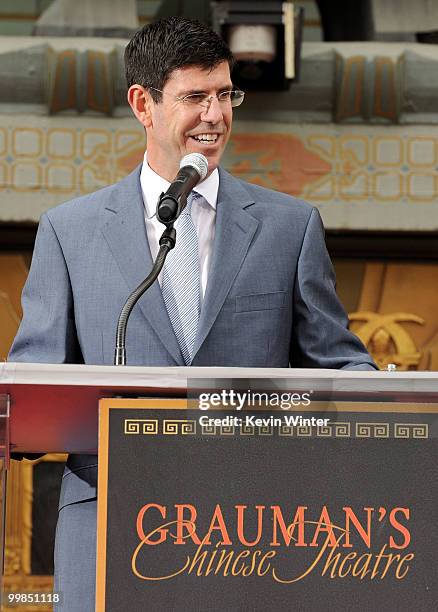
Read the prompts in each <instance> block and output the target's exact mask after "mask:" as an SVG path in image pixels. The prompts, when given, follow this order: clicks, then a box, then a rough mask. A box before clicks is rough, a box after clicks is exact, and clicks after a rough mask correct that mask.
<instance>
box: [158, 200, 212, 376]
mask: <svg viewBox="0 0 438 612" xmlns="http://www.w3.org/2000/svg"><path fill="white" fill-rule="evenodd" d="M199 198H202V196H201V195H200V194H199V193H196V192H194V191H192V193H191V194H190V195H189V197H188V198H187V206H186V207H185V209H184V210H183V212H182V213H181V215H180V216H179V217H178V219H177V220H176V221H175V229H176V245H175V248H174V249H172V251H170V253H169V254H168V256H167V258H166V263H165V265H164V268H163V277H162V281H161V291H162V293H163V298H164V303H165V304H166V308H167V312H168V314H169V318H170V321H171V323H172V327H173V329H174V331H175V335H176V337H177V339H178V342H179V345H180V347H181V352H182V354H183V357H184V361H185V363H186V364H187V365H189V364H190V363H191V361H192V358H193V348H194V344H195V338H196V332H197V330H198V321H199V314H200V311H201V285H200V267H199V251H198V235H197V233H196V227H195V224H194V223H193V219H192V216H191V213H192V205H193V202H195V201H196V200H197V199H199Z"/></svg>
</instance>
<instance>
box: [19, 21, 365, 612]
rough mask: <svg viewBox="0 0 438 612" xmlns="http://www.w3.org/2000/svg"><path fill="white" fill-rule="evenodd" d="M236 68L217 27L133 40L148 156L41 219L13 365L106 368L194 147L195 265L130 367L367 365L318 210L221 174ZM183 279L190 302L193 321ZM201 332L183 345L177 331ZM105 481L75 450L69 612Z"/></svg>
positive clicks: (154, 292)
mask: <svg viewBox="0 0 438 612" xmlns="http://www.w3.org/2000/svg"><path fill="white" fill-rule="evenodd" d="M232 61H233V60H232V55H231V53H230V51H229V49H228V47H227V46H226V44H225V43H224V41H223V40H222V39H221V38H220V37H219V36H217V35H216V34H215V33H213V32H212V31H211V30H210V29H209V28H208V27H207V26H205V25H203V24H200V23H196V22H192V21H187V20H184V19H181V18H169V19H166V20H162V21H159V22H156V23H154V24H152V25H150V26H146V27H145V28H143V29H142V30H140V31H139V32H138V33H137V34H136V35H135V36H134V38H133V39H132V40H131V42H130V43H129V45H128V47H127V49H126V53H125V63H126V75H127V81H128V87H129V91H128V101H129V104H130V105H131V108H132V110H133V112H134V114H135V116H136V118H137V119H138V120H139V121H140V123H141V124H142V125H143V126H144V128H145V131H146V134H147V156H145V161H144V162H143V164H142V166H141V167H139V168H137V169H136V170H135V171H134V172H133V173H132V174H130V175H129V176H128V177H126V178H125V179H123V180H122V181H120V182H119V183H117V184H116V185H112V186H109V187H106V188H104V189H102V190H100V191H98V192H96V193H92V194H90V195H87V196H84V197H82V198H78V199H76V200H73V201H71V202H68V203H66V204H63V205H61V206H59V207H57V208H55V209H53V210H51V211H49V212H47V213H46V214H44V215H43V216H42V218H41V222H40V226H39V230H38V235H37V240H36V244H35V251H34V257H33V261H32V266H31V270H30V273H29V278H28V280H27V283H26V286H25V289H24V292H23V312H24V316H23V321H22V324H21V326H20V329H19V332H18V335H17V337H16V339H15V342H14V345H13V347H12V350H11V353H10V359H11V360H12V361H32V362H52V363H53V362H54V363H88V364H111V363H112V360H113V353H114V334H115V329H116V323H117V318H118V314H119V312H120V309H121V307H122V305H123V303H124V302H125V300H126V297H127V296H128V295H129V293H130V292H131V291H132V290H133V289H134V288H135V287H136V286H137V285H138V284H139V283H140V282H141V281H142V280H143V279H144V277H145V276H146V275H147V274H148V272H149V271H150V269H151V267H152V259H153V257H154V256H155V254H156V253H157V250H158V238H159V236H160V234H161V232H162V230H163V229H164V227H163V226H161V225H160V224H159V223H158V221H157V219H156V217H155V206H156V202H157V198H158V196H159V194H160V193H161V192H162V191H165V190H166V189H167V187H168V185H169V182H170V181H172V180H173V179H174V177H175V176H176V174H177V171H178V167H179V162H180V160H181V158H182V157H183V156H184V155H186V154H187V153H192V152H199V153H202V154H203V155H205V156H206V157H207V159H208V163H209V166H208V171H209V174H208V176H207V178H206V179H205V180H204V181H203V182H201V183H200V184H199V185H198V186H197V187H196V189H195V191H196V192H197V194H198V195H197V196H196V197H194V198H193V202H192V203H191V205H190V206H191V208H190V211H191V213H190V215H188V216H186V221H185V223H186V224H188V225H186V227H188V226H190V228H189V229H188V230H187V231H188V233H187V236H188V238H187V240H192V244H193V237H194V238H195V240H196V241H197V244H196V248H194V249H192V252H191V255H193V252H195V253H196V258H195V268H196V273H194V272H193V269H195V268H193V266H192V264H186V265H185V266H182V265H180V266H179V268H183V269H182V270H181V272H182V274H179V271H178V265H177V266H176V268H175V266H174V267H173V268H172V267H171V266H170V267H169V269H168V271H167V276H166V273H165V272H164V273H163V276H162V277H160V278H159V280H158V282H156V283H155V284H154V285H153V286H152V288H151V289H150V291H148V292H147V293H146V294H145V295H144V297H143V298H141V300H140V302H139V304H138V305H137V306H136V308H135V309H134V311H133V313H132V317H131V319H130V323H129V326H128V333H127V347H128V365H142V366H184V365H193V366H248V367H288V366H292V367H294V366H295V367H297V366H298V367H312V368H345V369H365V370H367V369H369V370H372V369H374V367H375V366H374V364H373V362H372V359H371V358H370V356H369V355H368V353H367V352H366V350H365V348H364V347H363V345H362V344H361V343H360V341H359V340H358V339H357V338H356V337H355V336H354V335H353V334H351V333H350V332H349V331H348V329H347V318H346V315H345V312H344V310H343V308H342V306H341V304H340V303H339V300H338V298H337V296H336V293H335V285H334V276H333V271H332V267H331V263H330V260H329V257H328V254H327V251H326V248H325V244H324V236H323V228H322V223H321V220H320V217H319V214H318V212H317V211H316V209H314V208H313V207H312V206H310V205H309V204H307V203H305V202H302V201H299V200H296V199H294V198H292V197H290V196H286V195H283V194H281V193H276V192H273V191H269V190H267V189H263V188H262V187H258V186H255V185H250V184H247V183H244V182H242V181H240V180H237V179H235V178H233V177H232V176H230V175H229V174H228V173H227V172H225V171H224V170H222V169H221V168H219V162H220V158H221V155H222V152H223V150H224V147H225V145H226V143H227V141H228V138H229V136H230V130H231V123H232V109H233V106H237V105H238V104H239V103H240V102H241V100H242V98H243V96H242V92H239V91H236V90H235V88H234V87H233V84H232V81H231V78H230V67H231V66H232ZM178 221H179V220H178ZM177 223H178V222H177ZM176 227H177V229H178V225H177V226H176ZM194 229H196V231H195V232H194V231H193V230H194ZM189 230H190V231H189ZM184 231H185V230H183V228H182V227H181V232H180V242H182V244H183V247H184V244H186V245H187V244H189V243H188V242H184V240H185V239H183V238H182V236H183V232H184ZM190 232H191V237H190V236H189V234H190ZM184 235H185V234H184ZM183 247H181V246H180V247H179V251H178V242H177V247H176V248H175V251H172V252H171V253H170V255H169V257H170V256H171V255H172V254H173V256H174V257H176V258H177V259H176V262H177V263H178V261H182V260H183V259H182V258H184V257H185V255H186V254H185V253H184V252H183V250H181V249H182V248H183ZM189 266H190V270H189ZM192 268H193V269H192ZM170 270H173V271H172V272H171V273H170ZM181 285H182V286H183V287H184V289H185V293H186V294H188V293H192V294H193V295H194V297H195V304H196V306H195V307H190V308H189V309H186V310H188V314H189V315H193V316H190V319H189V320H187V321H185V317H186V315H187V312H185V313H184V312H183V311H184V305H182V306H181V304H180V302H179V300H180V299H181V298H180V296H179V293H180V286H181ZM189 285H190V286H191V288H190V289H189ZM192 286H193V287H195V291H194V292H193V287H192ZM196 287H197V289H196ZM196 291H197V293H196ZM169 296H170V297H169ZM185 297H187V296H185ZM188 299H189V298H188V297H187V300H188ZM190 299H192V298H190ZM175 313H177V317H176V319H175ZM178 317H179V318H178ZM193 325H195V332H196V333H195V334H194V335H192V338H191V340H190V334H189V333H186V330H184V329H182V328H184V327H187V326H188V327H190V328H191V329H193ZM96 482H97V458H96V457H94V456H70V457H69V460H68V462H67V467H66V470H65V474H64V478H63V483H62V491H61V499H60V504H59V508H60V511H59V520H58V527H57V538H56V546H55V574H56V576H55V579H56V583H55V588H56V590H59V591H60V592H61V593H62V596H63V599H64V605H63V607H62V609H64V610H68V611H69V612H71V611H76V610H77V611H81V612H84V611H88V610H92V609H93V607H94V604H93V601H94V599H93V598H94V575H95V574H94V565H95V529H96Z"/></svg>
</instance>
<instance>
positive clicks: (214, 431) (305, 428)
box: [123, 419, 429, 439]
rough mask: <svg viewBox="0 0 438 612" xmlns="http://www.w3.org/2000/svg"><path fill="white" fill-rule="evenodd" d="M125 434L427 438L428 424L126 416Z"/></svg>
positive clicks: (124, 422)
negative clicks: (203, 421) (212, 421)
mask: <svg viewBox="0 0 438 612" xmlns="http://www.w3.org/2000/svg"><path fill="white" fill-rule="evenodd" d="M123 424H124V425H123V427H124V434H125V435H137V436H138V435H155V436H156V435H166V436H176V435H181V436H187V435H190V436H193V435H196V434H197V433H198V434H200V435H201V436H209V437H210V436H221V437H233V436H237V437H245V436H261V437H266V436H268V437H273V436H276V435H277V436H279V437H286V438H292V437H295V438H311V437H316V438H352V439H354V438H376V439H380V438H381V439H390V438H392V437H393V438H397V439H427V438H429V425H428V423H385V422H359V423H349V422H336V423H329V424H327V425H315V426H312V425H296V426H292V425H246V424H242V425H238V426H234V425H200V426H199V428H198V427H197V421H196V420H186V419H164V420H163V421H162V422H161V423H160V421H159V420H158V419H124V421H123Z"/></svg>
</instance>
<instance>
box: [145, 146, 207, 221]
mask: <svg viewBox="0 0 438 612" xmlns="http://www.w3.org/2000/svg"><path fill="white" fill-rule="evenodd" d="M140 185H141V191H142V194H143V202H144V206H145V210H146V218H147V219H151V218H152V217H155V213H156V207H157V202H158V198H159V197H160V195H161V194H162V193H163V192H165V191H167V189H168V188H169V185H170V183H169V181H166V179H164V178H163V177H161V176H160V175H159V174H157V173H156V172H155V171H154V170H152V168H151V167H150V166H149V164H148V161H147V151H146V152H145V154H144V160H143V165H142V168H141V173H140ZM218 189H219V172H218V170H217V168H216V169H215V170H213V172H212V173H211V174H210V176H208V177H207V178H206V179H204V180H203V181H201V182H200V183H198V184H197V185H196V189H194V191H196V192H197V193H200V194H201V195H202V196H203V198H204V199H205V201H206V202H208V204H210V206H211V207H212V208H213V209H214V210H216V203H217V193H218Z"/></svg>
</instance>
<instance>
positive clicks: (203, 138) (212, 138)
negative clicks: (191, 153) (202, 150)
mask: <svg viewBox="0 0 438 612" xmlns="http://www.w3.org/2000/svg"><path fill="white" fill-rule="evenodd" d="M190 138H193V140H196V142H201V143H202V144H214V143H215V142H216V141H217V139H218V138H219V134H196V136H190Z"/></svg>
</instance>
